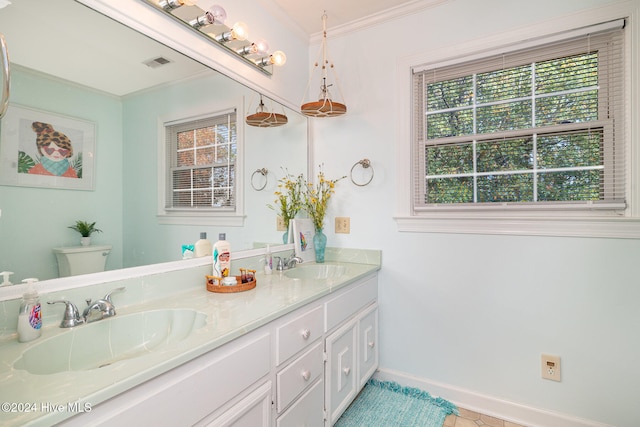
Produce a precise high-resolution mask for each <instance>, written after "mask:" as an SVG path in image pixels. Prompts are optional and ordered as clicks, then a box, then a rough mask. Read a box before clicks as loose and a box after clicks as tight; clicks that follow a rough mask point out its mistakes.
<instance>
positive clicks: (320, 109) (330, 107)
mask: <svg viewBox="0 0 640 427" xmlns="http://www.w3.org/2000/svg"><path fill="white" fill-rule="evenodd" d="M320 54H322V67H321V77H320V94H319V95H318V100H317V101H311V102H307V103H305V104H302V106H301V107H300V112H301V113H302V114H304V115H305V116H309V117H335V116H341V115H343V114H344V113H346V112H347V106H346V105H345V104H343V103H341V102H337V101H334V100H333V99H332V97H331V92H329V88H330V87H331V86H333V84H332V83H329V70H331V72H332V74H333V78H334V80H335V82H336V85H338V79H337V76H336V73H335V71H334V69H333V63H330V60H329V59H328V55H327V14H326V13H324V14H323V15H322V45H321V47H320V52H318V56H320ZM318 66H319V64H318V61H317V59H316V63H315V65H314V70H313V71H312V72H311V75H310V76H309V83H308V84H307V91H306V92H305V96H306V95H307V93H308V92H309V86H310V85H311V81H312V79H313V75H314V71H315V69H316V68H318ZM337 87H338V92H340V95H341V98H343V97H342V92H341V90H340V86H339V85H338V86H337Z"/></svg>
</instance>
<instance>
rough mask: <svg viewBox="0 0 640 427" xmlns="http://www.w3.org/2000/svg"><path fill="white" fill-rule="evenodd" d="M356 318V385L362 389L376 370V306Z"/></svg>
mask: <svg viewBox="0 0 640 427" xmlns="http://www.w3.org/2000/svg"><path fill="white" fill-rule="evenodd" d="M358 318H359V321H358V346H359V348H358V350H359V354H358V359H359V363H358V382H359V384H358V385H359V389H362V387H364V385H365V383H366V382H367V381H368V380H369V378H371V376H372V375H373V373H374V372H375V371H376V369H377V368H378V304H374V305H372V306H371V307H369V308H368V309H366V310H365V311H364V312H363V313H362V314H361V315H360V316H359V317H358Z"/></svg>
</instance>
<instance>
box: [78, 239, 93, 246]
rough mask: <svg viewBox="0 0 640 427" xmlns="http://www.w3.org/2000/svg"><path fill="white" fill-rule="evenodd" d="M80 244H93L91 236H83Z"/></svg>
mask: <svg viewBox="0 0 640 427" xmlns="http://www.w3.org/2000/svg"><path fill="white" fill-rule="evenodd" d="M80 244H81V245H82V246H89V245H90V244H91V237H81V238H80Z"/></svg>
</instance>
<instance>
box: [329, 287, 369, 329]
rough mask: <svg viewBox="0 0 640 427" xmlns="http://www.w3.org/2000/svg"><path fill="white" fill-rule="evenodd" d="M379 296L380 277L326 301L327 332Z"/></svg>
mask: <svg viewBox="0 0 640 427" xmlns="http://www.w3.org/2000/svg"><path fill="white" fill-rule="evenodd" d="M377 298H378V277H377V276H375V277H372V278H370V279H367V280H366V281H365V282H364V283H362V284H361V285H358V286H356V287H355V288H353V289H351V290H350V291H348V292H345V293H344V294H342V295H339V296H337V297H335V298H333V299H332V300H329V301H327V302H326V303H325V311H326V325H325V332H328V331H330V330H331V329H333V328H335V327H336V326H338V325H339V324H341V323H343V322H344V321H345V320H347V319H348V318H349V317H351V316H353V315H354V314H355V313H357V312H358V311H359V310H360V309H361V308H363V307H365V306H367V305H368V304H370V303H371V302H373V301H375V300H376V299H377Z"/></svg>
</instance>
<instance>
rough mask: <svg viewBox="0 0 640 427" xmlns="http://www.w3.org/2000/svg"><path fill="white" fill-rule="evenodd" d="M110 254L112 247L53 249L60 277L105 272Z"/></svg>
mask: <svg viewBox="0 0 640 427" xmlns="http://www.w3.org/2000/svg"><path fill="white" fill-rule="evenodd" d="M109 252H111V245H102V246H69V247H61V248H53V253H54V254H55V255H56V259H57V260H58V273H59V274H58V276H59V277H67V276H77V275H78V274H88V273H98V272H100V271H104V267H105V265H106V264H107V256H109Z"/></svg>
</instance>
